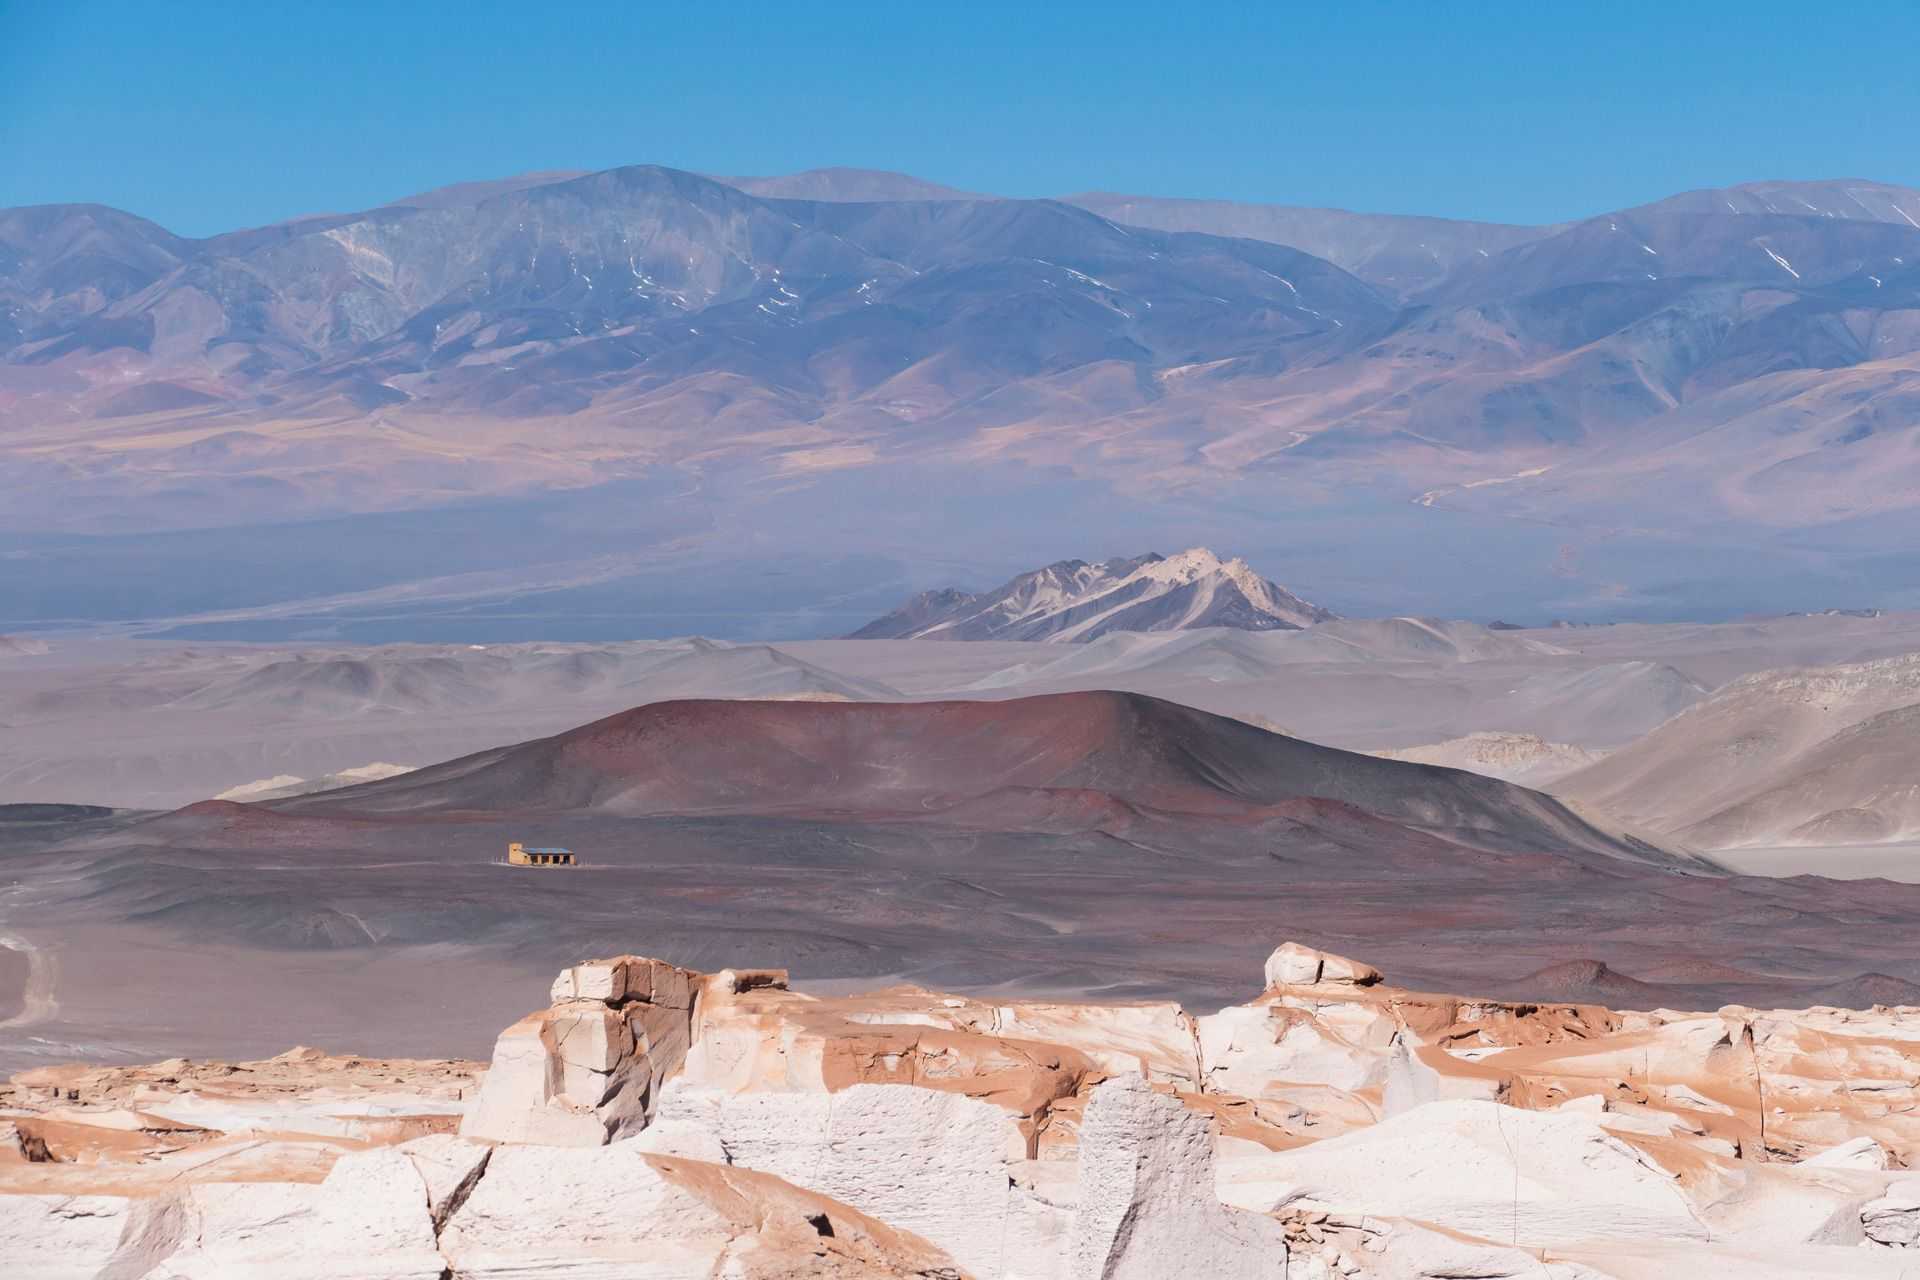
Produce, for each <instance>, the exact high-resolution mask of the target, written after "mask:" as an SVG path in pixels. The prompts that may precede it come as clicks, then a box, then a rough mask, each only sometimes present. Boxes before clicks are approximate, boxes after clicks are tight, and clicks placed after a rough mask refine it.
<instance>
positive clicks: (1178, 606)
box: [848, 547, 1335, 642]
mask: <svg viewBox="0 0 1920 1280" xmlns="http://www.w3.org/2000/svg"><path fill="white" fill-rule="evenodd" d="M1334 616H1335V615H1334V614H1333V613H1332V612H1330V611H1329V610H1326V609H1322V608H1321V607H1320V606H1319V605H1317V604H1311V603H1309V602H1308V601H1305V600H1302V599H1301V598H1300V597H1299V596H1296V595H1294V594H1293V593H1292V592H1291V591H1288V590H1287V589H1286V588H1285V587H1282V586H1280V585H1279V584H1278V583H1274V582H1269V581H1268V580H1267V579H1265V578H1262V577H1261V576H1260V575H1259V574H1257V573H1255V572H1254V571H1253V570H1252V569H1251V568H1249V567H1248V565H1247V562H1246V561H1244V560H1240V559H1233V560H1221V559H1220V557H1218V556H1216V555H1215V554H1214V553H1213V552H1211V551H1209V550H1207V549H1206V548H1205V547H1194V548H1192V549H1191V550H1188V551H1182V552H1181V553H1180V554H1179V555H1176V556H1172V557H1168V556H1162V555H1158V554H1156V553H1152V552H1149V553H1148V554H1146V555H1144V556H1137V557H1135V558H1133V559H1114V560H1108V561H1106V562H1104V563H1102V564H1088V563H1087V562H1086V561H1084V560H1060V561H1057V562H1055V563H1053V564H1050V565H1048V566H1046V568H1044V569H1035V570H1033V571H1032V572H1031V573H1023V574H1021V575H1020V576H1018V577H1016V578H1014V579H1013V580H1012V581H1010V582H1007V583H1005V584H1003V585H1001V586H1000V587H998V588H997V589H995V590H993V591H988V592H984V593H979V594H975V593H972V592H967V591H961V590H958V589H956V588H952V587H947V588H941V589H937V590H933V591H925V592H922V593H921V594H919V595H917V596H915V597H913V599H911V600H909V601H907V602H906V603H905V604H904V605H902V606H900V608H898V609H896V610H894V611H893V612H892V613H889V614H887V615H886V616H885V617H883V618H876V619H874V620H873V621H872V622H870V623H868V624H867V625H866V626H864V627H862V628H860V630H858V631H856V632H854V633H853V634H852V635H851V636H849V637H848V639H851V640H1052V641H1068V642H1073V641H1078V642H1086V641H1089V640H1097V639H1099V638H1100V637H1101V636H1104V635H1108V634H1110V633H1112V632H1116V631H1197V630H1200V629H1202V628H1205V627H1227V628H1231V629H1233V630H1236V631H1297V630H1299V629H1300V628H1302V627H1307V626H1311V625H1313V624H1314V623H1316V622H1327V621H1331V620H1332V619H1333V617H1334Z"/></svg>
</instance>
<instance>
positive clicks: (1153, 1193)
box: [1068, 1076, 1288, 1280]
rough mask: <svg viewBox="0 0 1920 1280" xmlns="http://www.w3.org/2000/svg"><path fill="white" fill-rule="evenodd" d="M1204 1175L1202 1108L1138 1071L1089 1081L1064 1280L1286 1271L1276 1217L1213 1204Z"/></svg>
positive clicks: (1269, 1276)
mask: <svg viewBox="0 0 1920 1280" xmlns="http://www.w3.org/2000/svg"><path fill="white" fill-rule="evenodd" d="M1213 1183H1214V1177H1213V1143H1212V1135H1211V1132H1210V1130H1209V1127H1208V1125H1207V1122H1206V1120H1205V1118H1204V1117H1201V1116H1198V1115H1195V1114H1194V1113H1193V1112H1191V1111H1188V1110H1187V1109H1186V1108H1185V1107H1183V1106H1182V1105H1181V1104H1180V1102H1179V1100H1178V1099H1175V1098H1171V1097H1168V1096H1166V1095H1164V1094H1160V1093H1157V1092H1155V1091H1154V1090H1153V1088H1152V1087H1151V1086H1150V1085H1148V1084H1147V1082H1146V1081H1144V1080H1142V1079H1139V1078H1138V1077H1126V1076H1122V1077H1116V1078H1115V1079H1112V1080H1109V1081H1107V1082H1106V1083H1104V1084H1101V1085H1099V1086H1098V1087H1096V1088H1095V1089H1094V1090H1093V1092H1092V1094H1091V1095H1090V1096H1089V1097H1088V1099H1087V1110H1086V1118H1085V1120H1084V1121H1083V1122H1082V1124H1081V1128H1080V1199H1079V1204H1078V1206H1077V1208H1076V1211H1075V1215H1074V1224H1073V1243H1072V1261H1071V1269H1070V1270H1069V1272H1068V1275H1069V1277H1070V1280H1160V1278H1161V1277H1167V1276H1175V1275H1191V1276H1234V1277H1242V1278H1244V1280H1286V1277H1287V1274H1288V1268H1287V1243H1286V1235H1285V1232H1284V1230H1283V1229H1282V1227H1281V1226H1280V1224H1279V1223H1277V1222H1275V1221H1274V1220H1273V1219H1271V1218H1268V1217H1265V1216H1263V1215H1257V1214H1247V1213H1237V1212H1235V1211H1234V1210H1232V1209H1229V1208H1227V1207H1226V1206H1225V1205H1222V1204H1221V1203H1220V1201H1219V1199H1218V1198H1217V1197H1216V1196H1215V1195H1214V1191H1213Z"/></svg>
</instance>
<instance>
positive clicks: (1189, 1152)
mask: <svg viewBox="0 0 1920 1280" xmlns="http://www.w3.org/2000/svg"><path fill="white" fill-rule="evenodd" d="M1249 970H1250V971H1249V973H1248V974H1247V975H1245V976H1243V977H1242V979H1241V981H1240V982H1239V984H1238V985H1239V991H1238V993H1237V995H1236V997H1235V998H1234V999H1233V1001H1232V1002H1231V1003H1227V1004H1225V1005H1224V1007H1215V1006H1211V1005H1210V1006H1205V1007H1202V1008H1186V1007H1182V1006H1181V1005H1179V1004H1176V1003H1172V1002H1167V1001H1151V1000H1138V999H1132V1000H1129V999H1112V1000H1106V1001H1085V1000H1049V999H1045V998H1036V997H1034V996H1032V995H1026V996H1008V995H993V996H984V997H983V996H978V995H975V996H967V995H952V994H943V993H941V992H938V991H931V990H927V989H924V988H918V987H911V986H893V987H888V988H884V989H877V990H868V991H863V992H858V993H840V994H836V993H830V992H821V991H818V990H808V989H806V988H805V987H802V986H800V985H799V984H795V983H792V982H791V981H790V977H789V974H788V973H787V972H786V971H785V970H782V969H774V968H745V967H728V968H724V969H721V970H719V971H718V972H714V973H701V972H690V971H688V970H686V969H682V968H678V967H675V966H673V965H669V964H665V963H662V962H660V961H658V960H652V959H647V958H642V957H637V956H618V957H613V958H610V959H604V960H598V961H589V962H584V963H573V964H568V965H566V966H564V967H562V968H561V969H560V971H559V975H558V977H557V978H554V979H553V980H552V981H551V983H550V984H548V989H547V991H546V992H545V993H544V994H541V995H537V996H536V997H535V998H533V999H530V1000H528V1001H527V1002H526V1003H527V1004H530V1005H532V1006H533V1010H534V1011H532V1012H525V1011H523V1015H524V1016H519V1017H518V1018H517V1019H516V1020H515V1021H514V1022H513V1023H512V1024H511V1025H509V1026H508V1027H507V1028H506V1029H505V1030H504V1031H501V1032H500V1034H499V1036H498V1039H497V1041H496V1042H495V1044H494V1046H493V1049H492V1052H491V1055H490V1059H489V1060H488V1061H486V1062H484V1064H483V1062H480V1061H473V1060H466V1059H458V1058H454V1059H449V1058H446V1057H444V1056H442V1057H437V1058H417V1059H409V1060H395V1059H390V1058H369V1057H365V1056H344V1055H337V1054H336V1055H329V1054H327V1053H325V1052H323V1051H322V1050H320V1049H317V1048H312V1047H305V1046H300V1047H292V1048H289V1049H287V1050H285V1051H284V1052H282V1053H280V1054H277V1055H275V1056H273V1057H271V1058H265V1059H255V1060H250V1061H237V1062H231V1063H227V1062H187V1061H183V1060H179V1059H174V1060H170V1061H163V1062H158V1063H153V1064H148V1065H138V1066H128V1067H102V1066H84V1065H72V1066H59V1067H47V1068H41V1069H36V1070H31V1071H26V1072H22V1073H19V1074H17V1075H15V1076H14V1077H13V1079H12V1081H11V1082H10V1083H9V1084H7V1085H4V1086H0V1267H3V1268H4V1269H5V1270H6V1271H7V1272H8V1274H18V1275H32V1276H35V1277H37V1278H39V1277H45V1278H47V1280H52V1278H54V1277H62V1278H64V1277H68V1276H73V1277H95V1276H114V1277H120V1276H125V1277H130V1278H133V1280H188V1278H193V1280H210V1278H212V1277H222V1278H224V1277H236V1278H237V1277H243V1276H258V1275H269V1274H270V1275H275V1276H280V1277H288V1278H290V1280H303V1278H305V1277H313V1278H315V1280H319V1278H321V1277H325V1278H326V1280H340V1278H341V1277H357V1278H360V1280H436V1278H439V1277H446V1276H459V1277H468V1278H472V1280H480V1278H483V1277H486V1278H494V1277H497V1278H499V1280H506V1278H507V1277H518V1276H528V1275H541V1276H552V1277H556V1278H560V1280H588V1278H590V1277H605V1276H616V1275H617V1276H624V1277H656V1278H658V1280H669V1278H672V1280H678V1278H680V1277H687V1278H689V1280H691V1278H693V1277H698V1276H710V1275H728V1276H738V1277H742V1278H743V1280H778V1278H783V1277H798V1276H810V1277H821V1278H825V1277H844V1278H846V1280H881V1278H883V1277H895V1278H902V1280H904V1278H906V1277H918V1278H920V1280H975V1278H978V1280H1054V1278H1058V1280H1164V1278H1166V1277H1171V1276H1175V1275H1206V1276H1218V1277H1228V1276H1231V1277H1245V1278H1247V1280H1301V1278H1303V1277H1304V1278H1305V1280H1332V1278H1333V1277H1336V1276H1338V1277H1355V1278H1357V1280H1444V1278H1456V1280H1457V1278H1458V1277H1466V1276H1473V1277H1480V1278H1482V1280H1502V1278H1507V1277H1511V1278H1513V1280H1519V1278H1520V1277H1539V1276H1545V1277H1548V1278H1549V1280H1665V1278H1670V1277H1673V1276H1678V1275H1699V1276H1720V1275H1728V1276H1732V1275H1738V1276H1742V1277H1750V1278H1753V1280H1818V1278H1820V1277H1828V1278H1831V1280H1842V1278H1844V1280H1859V1278H1879V1280H1897V1278H1898V1277H1900V1276H1903V1275H1905V1274H1906V1272H1907V1270H1908V1269H1909V1268H1910V1266H1911V1250H1912V1248H1913V1247H1914V1246H1915V1245H1916V1243H1917V1242H1920V1183H1917V1182H1916V1180H1915V1178H1914V1177H1913V1176H1912V1174H1911V1173H1910V1172H1909V1169H1910V1167H1911V1163H1912V1162H1913V1161H1914V1160H1915V1159H1916V1158H1920V1146H1916V1144H1917V1143H1920V1130H1917V1129H1916V1126H1915V1121H1914V1118H1913V1115H1912V1112H1913V1109H1914V1103H1915V1092H1914V1084H1913V1079H1914V1072H1913V1069H1912V1068H1913V1062H1914V1059H1915V1054H1916V1048H1915V1044H1916V1040H1920V1029H1917V1028H1916V1025H1915V1024H1916V1019H1920V1010H1915V1009H1914V1008H1910V1007H1909V1008H1877V1009H1875V1010H1873V1011H1871V1012H1850V1011H1845V1010H1836V1009H1831V1008H1814V1009H1767V1008H1751V1007H1742V1006H1738V1005H1729V1006H1725V1007H1722V1008H1720V1009H1718V1010H1717V1011H1716V1012H1712V1013H1702V1012H1682V1011H1675V1010H1671V1009H1662V1010H1660V1011H1657V1012H1622V1011H1618V1010H1616V1009H1613V1008H1610V1007H1607V1006H1604V1005H1601V1004H1598V1003H1593V1002H1584V1001H1575V1000H1551V1001H1544V1002H1533V1001H1530V1002H1526V1003H1505V1002H1501V1001H1497V1000H1490V999H1487V998H1485V997H1479V996H1463V995H1450V994H1439V993H1432V992H1426V991H1422V990H1419V989H1408V988H1407V987H1404V986H1402V985H1400V982H1399V980H1398V978H1397V977H1393V976H1388V977H1383V975H1382V973H1381V972H1380V970H1378V969H1376V968H1375V967H1374V966H1372V965H1370V964H1367V963H1365V962H1363V961H1360V960H1356V959H1350V958H1347V957H1343V956H1340V955H1337V954H1331V953H1328V952H1325V951H1321V950H1317V949H1314V948H1311V947H1305V946H1301V945H1299V944H1297V943H1292V942H1288V943H1285V944H1283V945H1280V946H1278V947H1275V948H1271V949H1269V950H1268V953H1267V954H1266V956H1265V958H1264V963H1260V957H1259V956H1258V955H1255V956H1254V964H1252V965H1250V966H1249ZM1248 997H1251V998H1250V999H1249V998H1248ZM542 1005H545V1007H541V1006H542Z"/></svg>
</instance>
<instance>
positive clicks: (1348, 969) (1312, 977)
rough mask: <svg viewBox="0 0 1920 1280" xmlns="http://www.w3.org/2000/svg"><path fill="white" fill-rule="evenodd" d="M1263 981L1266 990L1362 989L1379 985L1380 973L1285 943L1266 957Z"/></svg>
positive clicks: (1371, 968) (1341, 957) (1371, 967)
mask: <svg viewBox="0 0 1920 1280" xmlns="http://www.w3.org/2000/svg"><path fill="white" fill-rule="evenodd" d="M1266 978H1267V986H1269V987H1311V986H1315V985H1318V984H1319V983H1322V982H1325V983H1329V984H1332V985H1336V986H1353V987H1364V986H1371V985H1372V984H1374V983H1376V982H1379V981H1380V971H1379V970H1378V969H1376V968H1374V967H1373V966H1372V965H1370V964H1362V963H1360V962H1359V961H1358V960H1349V959H1347V958H1346V957H1345V956H1336V955H1334V954H1333V953H1332V952H1330V951H1317V950H1315V949H1314V948H1312V947H1305V946H1302V945H1300V944H1299V943H1297V942H1285V943H1282V944H1281V945H1280V946H1278V947H1276V948H1275V949H1274V951H1273V954H1272V955H1270V956H1268V957H1267V964H1266Z"/></svg>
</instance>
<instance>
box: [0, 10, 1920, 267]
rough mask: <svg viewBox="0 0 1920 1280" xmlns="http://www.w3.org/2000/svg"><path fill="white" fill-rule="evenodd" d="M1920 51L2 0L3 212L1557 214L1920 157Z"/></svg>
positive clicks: (1620, 17)
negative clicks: (873, 177) (516, 178)
mask: <svg viewBox="0 0 1920 1280" xmlns="http://www.w3.org/2000/svg"><path fill="white" fill-rule="evenodd" d="M1917 48H1920V4H1916V3H1913V0H1905V2H1904V3H1881V2H1879V0H1866V2H1863V3H1855V4H1852V5H1847V6H1833V7H1826V8H1821V7H1816V6H1810V5H1806V4H1804V3H1802V4H1795V5H1789V4H1778V3H1771V2H1768V0H1758V2H1755V0H1749V2H1748V3H1744V4H1731V3H1719V2H1718V0H1696V2H1694V3H1685V2H1683V3H1678V4H1675V3H1667V4H1647V3H1638V2H1636V0H1621V2H1616V3H1612V4H1606V5H1599V4H1570V3H1569V4H1558V3H1536V4H1506V3H1498V2H1487V3H1478V4H1434V3H1417V4H1416V3H1396V4H1388V3H1367V2H1365V0H1349V2H1348V3H1344V4H1335V5H1330V4H1326V3H1324V2H1322V3H1316V4H1292V3H1278V2H1271V3H1264V4H1233V5H1219V4H1187V5H1167V4H1135V3H1105V4H1083V3H1075V2H1071V0H1062V2H1060V3H1054V4H1045V5H1043V4H1034V3H1028V4H1001V3H996V2H991V0H989V2H976V3H972V4H967V5H951V4H945V3H933V2H932V0H917V2H916V0H908V2H907V3H898V2H896V3H889V4H869V3H864V2H862V3H838V4H835V3H815V4H810V5H801V4H790V3H784V4H774V3H753V2H751V0H740V2H736V3H732V4H695V3H684V2H683V3H679V4H673V5H665V4H655V3H645V2H644V0H628V2H627V3H622V4H608V5H601V4H585V3H583V4H546V5H527V4H518V5H508V4H493V3H486V2H485V0H476V2H471V3H463V4H437V3H435V4H428V3H420V4H408V3H404V2H402V0H392V2H390V3H386V4H378V5H376V4H361V3H353V2H343V3H334V4H293V3H286V4H268V5H239V4H219V5H215V4H199V3H191V2H190V0H180V2H178V3H165V4H155V3H152V2H151V0H148V2H147V3H143V4H123V3H118V2H117V0H116V2H112V3H109V2H106V0H59V2H55V0H44V2H42V0H0V206H3V205H16V204H36V203H48V202H58V201H79V200H87V201H99V202H101V203H105V204H111V205H115V206H118V207H121V208H125V209H129V210H132V211H134V212H136V213H140V214H143V215H145V216H147V217H150V218H153V219H155V220H156V221H158V222H160V223H162V224H163V225H165V226H167V227H169V228H171V229H173V230H175V231H179V232H182V233H185V234H192V235H204V234H210V233H212V232H215V231H221V230H227V229H231V228H234V227H238V226H248V225H256V224H260V223H264V222H270V221H274V220H276V219H280V218H285V217H291V216H294V215H297V214H302V213H312V212H321V211H327V210H338V209H352V208H361V207H366V206H369V205H373V204H378V203H380V202H382V201H385V200H388V199H392V198H394V197H397V196H400V195H403V194H406V193H408V192H412V191H419V190H423V189H425V188H428V187H433V186H438V185H442V184H445V183H449V182H457V181H464V180H469V179H476V178H484V177H494V176H500V175H504V174H509V173H517V172H522V171H525V170H529V169H550V168H604V167H608V166H612V165H618V164H631V163H647V162H651V163H660V164H669V165H675V166H678V167H682V168H689V169H697V170H701V171H704V172H709V173H747V174H757V173H778V172H786V171H789V170H793V169H801V168H810V167H814V166H818V165H828V164H847V165H856V166H861V167H868V168H885V169H901V170H906V171H909V172H912V173H917V174H920V175H922V176H924V177H928V178H933V179H936V180H938V181H942V182H946V183H949V184H952V185H955V186H960V187H966V188H970V189H976V190H982V191H991V192H997V193H1002V194H1008V195H1022V196H1038V195H1055V194H1063V193H1067V192H1073V191H1082V190H1090V189H1105V190H1116V191H1127V192H1134V193H1143V194H1151V195H1192V196H1207V197H1216V198H1227V199H1237V200H1250V201H1270V202H1275V203H1285V204H1308V205H1335V206H1340V207H1345V208H1354V209H1367V210H1379V211H1385V212H1397V213H1433V214H1440V215H1445V216H1451V217H1466V218H1484V219H1491V220H1500V221H1515V222H1539V221H1552V220H1558V219H1562V218H1567V217H1574V216H1579V215H1583V214H1589V213H1595V212H1600V211H1603V210H1606V209H1610V208H1617V207H1620V206H1623V205H1629V204H1634V203H1638V202H1641V201H1645V200H1649V199H1654V198H1657V197H1659V196H1662V195H1667V194H1670V193H1672V192H1674V191H1679V190H1684V189H1687V188H1691V187H1700V186H1717V185H1722V184H1727V183H1733V182H1739V181H1744V180H1749V179H1758V178H1817V177H1865V178H1876V179H1880V180H1884V181H1890V182H1899V183H1904V184H1909V185H1920V143H1917V142H1916V135H1915V128H1914V122H1915V121H1916V119H1920V87H1916V86H1917V85H1920V76H1916V74H1915V73H1914V70H1913V59H1914V51H1915V50H1916V49H1917Z"/></svg>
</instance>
